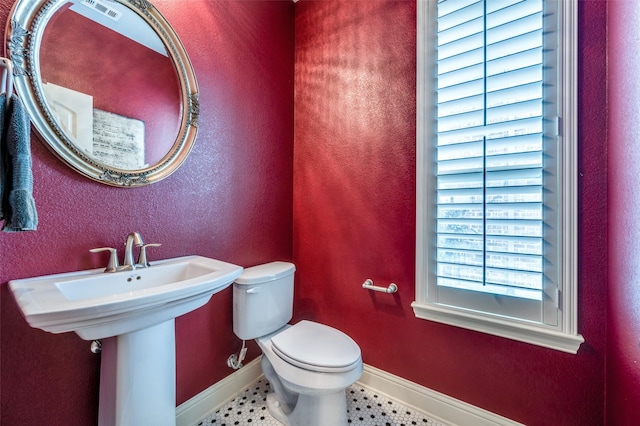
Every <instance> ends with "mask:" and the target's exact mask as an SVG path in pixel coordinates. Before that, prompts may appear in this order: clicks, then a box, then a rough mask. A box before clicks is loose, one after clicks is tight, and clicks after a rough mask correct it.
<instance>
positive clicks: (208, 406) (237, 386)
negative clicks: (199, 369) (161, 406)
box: [176, 357, 262, 426]
mask: <svg viewBox="0 0 640 426" xmlns="http://www.w3.org/2000/svg"><path fill="white" fill-rule="evenodd" d="M260 359H261V357H258V358H256V359H254V360H253V361H251V362H250V363H248V364H247V365H245V366H244V367H242V368H241V369H239V370H236V371H235V372H233V373H232V374H231V375H229V376H227V377H225V378H224V379H222V380H220V381H219V382H218V383H216V384H214V385H213V386H211V387H209V388H207V389H205V390H203V391H202V392H200V393H199V394H198V395H196V396H194V397H193V398H191V399H190V400H188V401H185V402H184V403H182V404H180V405H179V406H178V407H177V408H176V426H194V425H197V424H198V422H200V421H201V420H202V419H204V418H205V417H207V416H208V415H209V414H211V413H213V412H214V411H215V410H217V409H218V408H219V407H221V406H223V405H224V404H226V403H227V402H229V401H230V400H231V399H233V398H234V397H235V396H236V395H238V394H239V393H241V392H242V391H243V390H245V389H246V388H247V386H249V385H251V384H252V383H255V382H256V381H257V380H258V379H259V378H260V376H262V368H261V367H260Z"/></svg>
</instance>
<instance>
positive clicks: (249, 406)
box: [198, 377, 446, 426]
mask: <svg viewBox="0 0 640 426" xmlns="http://www.w3.org/2000/svg"><path fill="white" fill-rule="evenodd" d="M269 390H270V387H269V383H268V382H267V381H266V379H264V377H262V378H260V379H259V380H258V381H257V382H256V383H254V384H253V385H251V386H250V387H249V388H247V389H245V390H244V391H243V392H242V393H240V394H239V395H238V396H237V397H236V398H234V399H233V400H231V401H229V402H228V403H227V404H226V405H224V406H223V407H221V408H220V409H219V410H217V411H216V412H215V413H213V414H211V415H210V416H209V417H207V418H206V419H204V420H202V421H201V422H200V423H198V426H231V425H234V426H235V425H241V426H254V425H257V426H282V424H281V423H280V422H278V421H277V420H275V419H274V418H273V417H271V416H270V415H269V411H268V410H267V405H266V399H267V393H268V392H269ZM347 411H348V419H349V422H348V425H358V426H413V425H422V426H427V425H428V426H446V425H444V424H443V423H441V422H439V421H436V420H433V419H431V418H429V417H427V416H425V415H424V414H423V413H420V412H417V411H415V410H413V409H410V408H407V407H405V406H403V405H401V404H399V403H398V402H396V401H393V400H391V399H389V398H387V397H386V396H382V395H376V393H375V392H373V391H371V390H369V389H368V388H365V387H363V386H362V385H360V384H358V383H356V384H354V385H353V386H351V387H349V388H348V389H347ZM348 425H345V426H348ZM327 426H342V425H327Z"/></svg>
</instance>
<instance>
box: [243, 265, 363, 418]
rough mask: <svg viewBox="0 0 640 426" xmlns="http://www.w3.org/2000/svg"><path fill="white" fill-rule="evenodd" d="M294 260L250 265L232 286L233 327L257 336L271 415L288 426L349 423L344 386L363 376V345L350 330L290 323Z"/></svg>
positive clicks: (322, 325) (312, 323)
mask: <svg viewBox="0 0 640 426" xmlns="http://www.w3.org/2000/svg"><path fill="white" fill-rule="evenodd" d="M294 271H295V267H294V266H293V264H291V263H286V262H272V263H269V264H266V265H259V266H256V267H253V268H247V269H245V270H244V272H243V274H242V275H241V276H240V277H239V278H238V279H237V280H236V282H235V283H234V288H233V298H234V332H235V333H236V335H238V337H240V338H241V339H243V340H248V339H255V340H256V342H257V343H258V346H259V347H260V349H261V350H262V361H261V365H262V370H263V373H264V375H265V377H266V378H267V380H268V381H269V383H270V384H271V388H272V390H273V392H271V393H269V395H268V396H267V408H268V410H269V412H270V413H271V415H272V416H273V417H274V418H275V419H277V420H278V421H280V422H281V423H283V424H285V425H287V426H300V425H305V426H327V425H346V424H347V405H346V394H345V389H346V388H347V387H349V386H351V385H352V384H353V383H355V382H356V381H357V380H358V379H359V378H360V376H361V375H362V357H361V352H360V348H359V346H358V345H357V343H356V342H355V341H353V339H351V338H350V337H349V336H348V335H346V334H345V333H343V332H341V331H339V330H337V329H335V328H332V327H329V326H327V325H324V324H319V323H316V322H313V321H306V320H303V321H300V322H298V323H297V324H294V325H290V324H288V321H289V320H290V319H291V317H292V311H293V307H292V306H293V272H294Z"/></svg>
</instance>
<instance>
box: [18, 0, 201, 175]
mask: <svg viewBox="0 0 640 426" xmlns="http://www.w3.org/2000/svg"><path fill="white" fill-rule="evenodd" d="M111 1H114V2H116V3H120V4H123V5H125V6H127V7H128V8H129V9H131V10H132V11H134V12H135V13H136V14H137V15H139V16H140V17H141V18H142V19H143V20H144V21H145V22H147V23H148V24H149V25H150V26H151V28H153V29H154V31H155V32H156V34H157V35H158V37H159V38H160V40H161V41H162V42H163V44H164V45H165V47H166V50H167V52H168V54H169V58H170V59H171V60H172V62H173V64H174V67H175V70H176V74H177V76H178V80H179V87H180V98H181V104H182V116H181V118H180V127H179V131H178V135H177V138H176V140H175V142H174V143H173V146H172V147H171V149H170V151H169V152H168V153H167V154H166V155H165V156H164V157H163V158H162V159H161V160H160V161H159V162H158V163H156V164H152V165H149V166H148V167H146V168H143V169H139V170H122V169H117V168H113V167H111V166H108V165H106V164H104V163H101V162H99V161H96V160H95V159H92V158H90V157H88V156H87V155H85V154H84V153H83V152H82V151H81V150H79V149H78V147H76V146H75V145H74V144H73V143H72V142H71V140H70V139H69V137H68V136H67V135H66V133H65V132H64V131H63V130H62V129H61V127H60V126H59V125H58V123H57V121H56V120H55V119H54V118H53V116H52V113H51V110H50V108H49V106H48V105H47V103H46V101H45V98H44V91H43V85H42V80H41V77H40V55H39V52H40V45H41V41H42V37H43V34H44V30H45V27H46V25H47V23H48V22H49V20H50V19H51V17H52V16H53V14H54V13H55V12H56V11H57V10H58V9H59V8H60V7H61V6H62V5H64V4H65V3H67V1H66V0H18V1H17V2H16V3H15V5H14V6H13V9H12V11H11V13H10V19H9V21H8V22H7V28H6V32H5V37H6V50H7V56H8V57H9V58H10V59H11V61H12V62H13V76H14V87H15V91H16V93H17V95H18V96H19V97H20V99H21V100H22V102H23V103H24V105H25V108H26V110H27V111H28V113H29V115H30V117H31V121H32V124H33V126H34V127H35V129H36V130H37V131H38V133H39V134H40V136H41V138H42V140H43V142H45V145H46V146H47V147H48V148H49V149H50V150H51V151H52V152H53V153H54V154H55V155H56V156H57V157H59V158H60V159H61V160H62V161H63V162H64V163H66V164H67V165H68V166H70V167H71V168H73V169H74V170H76V171H78V172H79V173H81V174H82V175H84V176H87V177H89V178H91V179H94V180H96V181H98V182H100V183H104V184H107V185H112V186H118V187H138V186H143V185H148V184H151V183H154V182H157V181H159V180H161V179H164V178H166V177H167V176H169V175H170V174H171V173H173V172H174V171H175V170H176V169H177V168H178V167H179V166H180V165H181V164H182V163H183V162H184V160H185V159H186V157H187V155H188V154H189V152H190V151H191V148H192V147H193V144H194V142H195V138H196V134H197V130H198V117H199V113H200V106H199V100H198V98H199V94H198V85H197V82H196V78H195V73H194V71H193V67H192V65H191V62H190V60H189V57H188V55H187V52H186V51H185V49H184V46H183V45H182V43H181V41H180V39H179V38H178V36H177V34H176V33H175V31H174V30H173V28H172V27H171V25H170V24H169V23H168V22H167V20H166V19H165V18H164V17H163V16H162V14H161V13H160V12H159V11H158V10H157V9H156V8H155V7H154V6H153V5H152V4H151V3H150V2H149V1H147V0H111Z"/></svg>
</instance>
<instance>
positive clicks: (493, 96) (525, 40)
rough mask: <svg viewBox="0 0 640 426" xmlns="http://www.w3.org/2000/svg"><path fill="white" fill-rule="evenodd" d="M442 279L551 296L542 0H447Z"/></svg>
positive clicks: (521, 295)
mask: <svg viewBox="0 0 640 426" xmlns="http://www.w3.org/2000/svg"><path fill="white" fill-rule="evenodd" d="M437 9H438V13H437V23H438V27H437V105H436V106H437V143H436V147H437V148H436V149H437V154H436V160H437V161H436V163H437V164H436V169H437V170H436V190H437V197H436V200H437V206H436V210H437V211H436V218H437V225H436V234H437V236H436V240H437V241H436V258H437V259H436V262H437V264H436V276H437V278H436V285H437V286H438V287H440V288H453V289H460V290H467V291H472V292H482V293H487V294H492V295H502V296H511V297H514V298H518V299H522V300H532V301H541V300H542V299H543V290H544V288H543V287H544V283H543V280H544V275H543V261H544V259H543V255H544V253H543V246H544V244H543V219H544V218H543V213H544V210H543V202H544V200H543V187H544V186H543V141H544V137H543V126H544V122H543V41H544V39H543V1H542V0H440V1H439V2H438V8H437Z"/></svg>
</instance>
